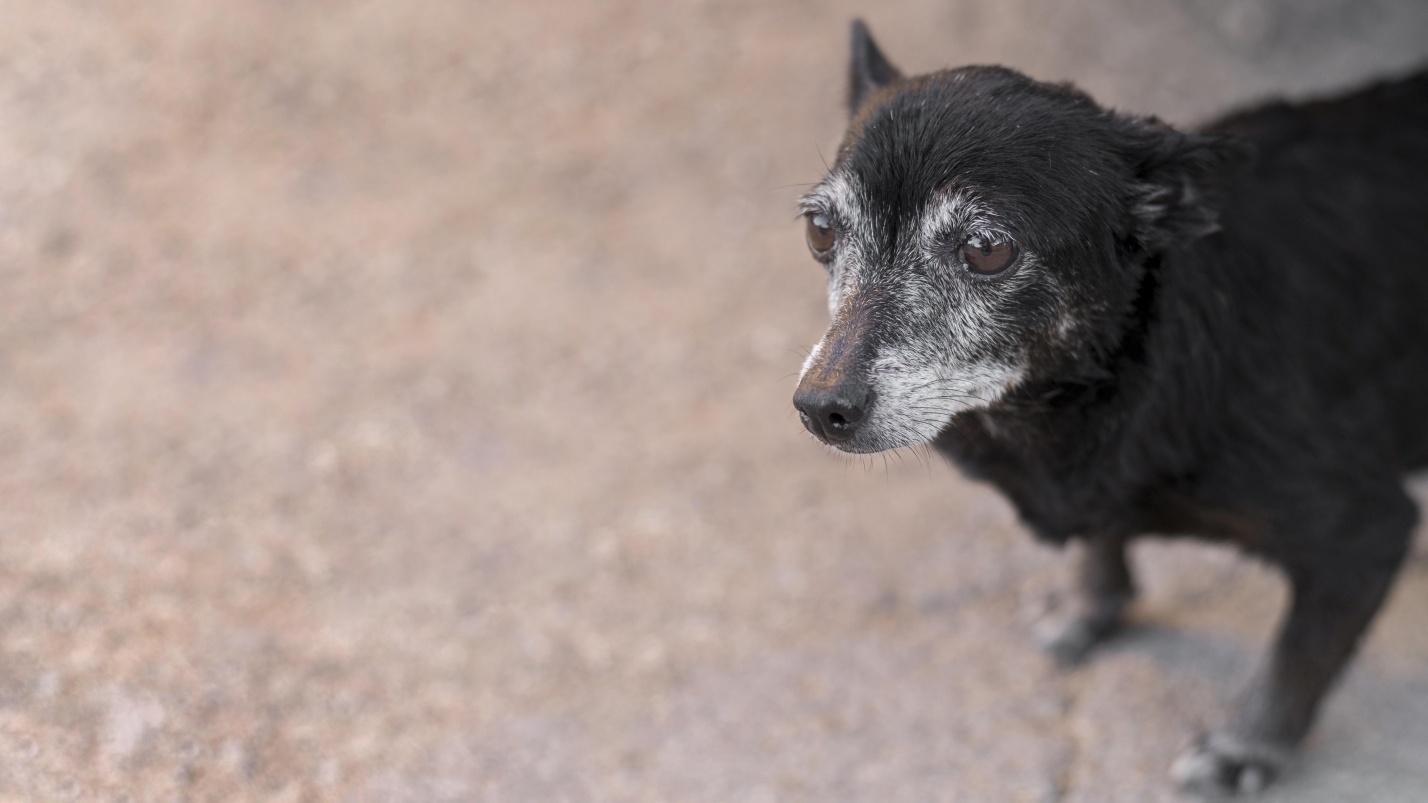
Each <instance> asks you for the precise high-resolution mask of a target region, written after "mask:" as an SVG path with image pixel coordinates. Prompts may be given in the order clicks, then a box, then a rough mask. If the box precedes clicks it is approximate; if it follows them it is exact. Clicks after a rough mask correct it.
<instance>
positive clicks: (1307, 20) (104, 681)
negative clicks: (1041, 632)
mask: <svg viewBox="0 0 1428 803" xmlns="http://www.w3.org/2000/svg"><path fill="white" fill-rule="evenodd" d="M855 13H860V14H863V15H864V16H866V17H867V18H868V19H869V21H870V23H871V24H872V26H873V29H874V31H875V32H876V34H877V35H878V37H879V39H880V41H881V42H882V43H883V44H884V46H885V47H886V49H887V51H888V52H889V54H890V55H891V56H892V57H893V59H894V60H895V61H897V62H898V63H899V64H900V65H901V66H903V67H904V68H906V69H908V70H911V71H924V70H929V69H933V68H937V67H941V66H950V65H954V64H960V63H969V62H1000V63H1005V64H1008V65H1011V66H1014V67H1018V68H1021V69H1023V70H1025V71H1028V72H1030V73H1032V74H1033V75H1036V76H1038V77H1042V78H1048V79H1067V80H1072V81H1075V82H1077V83H1079V84H1080V85H1082V86H1083V87H1084V88H1086V89H1087V90H1089V91H1091V92H1092V93H1093V94H1094V95H1096V96H1097V97H1098V98H1100V99H1101V100H1102V101H1104V102H1106V103H1109V104H1112V105H1114V106H1117V107H1119V108H1124V109H1128V110H1135V111H1139V112H1147V113H1156V114H1159V115H1161V116H1163V117H1164V118H1166V119H1168V120H1171V121H1175V122H1188V121H1193V120H1195V119H1198V118H1200V117H1201V116H1203V115H1206V114H1209V113H1212V112H1213V111H1215V110H1217V109H1221V108H1223V107H1224V106H1226V105H1227V104H1232V103H1237V102H1242V101H1245V100H1248V99H1252V98H1257V97H1263V96H1266V95H1270V94H1275V93H1281V92H1283V93H1289V94H1293V95H1302V94H1305V93H1312V92H1316V91H1321V90H1325V89H1331V88H1338V87H1343V86H1348V85H1351V84H1353V83H1355V82H1358V81H1360V80H1362V79H1364V78H1366V77H1368V76H1376V75H1381V74H1386V73H1393V72H1399V71H1403V70H1406V69H1407V68H1408V67H1410V66H1411V65H1414V64H1417V63H1422V62H1425V61H1428V4H1425V3H1422V2H1416V1H1415V0H1403V2H1375V1H1370V2H1346V1H1343V0H1314V1H1313V2H1294V3H1291V2H1288V0H1284V2H1263V1H1253V0H1245V1H1244V2H1231V0H1200V1H1199V2H1188V0H1187V1H1186V2H1170V0H1150V1H1149V2H1131V1H1130V0H1112V1H1108V2H1099V3H1095V2H1089V0H1081V1H1079V2H1063V3H1055V4H1051V3H1045V4H1043V3H1036V2H1031V0H1011V1H1010V2H1002V3H989V2H964V1H963V0H953V1H951V2H939V3H933V2H927V1H926V0H904V1H900V2H890V3H883V4H878V5H877V6H876V7H859V6H855V5H854V4H850V3H831V4H815V3H809V2H786V3H754V2H742V3H712V2H711V3H698V2H679V1H676V2H667V3H655V2H622V3H601V4H594V3H591V4H579V5H577V4H562V3H553V2H531V3H514V2H490V3H465V2H457V0H442V1H440V2H431V3H421V4H407V3H397V2H394V1H392V0H382V1H378V0H372V1H371V2H345V1H341V0H330V1H329V2H311V3H285V2H277V1H276V0H232V2H227V1H225V2H223V3H189V2H181V1H180V0H156V1H155V2H148V3H123V2H118V1H117V0H116V1H115V2H107V1H98V2H95V1H92V0H85V1H81V0H63V1H62V2H52V3H22V2H16V1H15V0H10V2H6V3H5V4H4V7H3V13H0V19H3V20H4V24H3V25H0V366H3V369H0V533H3V537H0V800H6V801H10V800H14V801H28V800H125V799H127V800H164V801H167V800H223V801H230V800H265V801H267V800H274V801H306V800H343V801H348V800H350V801H446V800H449V801H503V802H504V801H512V802H514V803H527V802H529V801H551V802H552V803H555V802H556V801H572V802H577V801H661V802H668V803H685V802H688V803H700V802H702V801H709V802H710V803H716V802H717V803H745V802H748V803H754V802H756V801H780V802H783V801H822V802H827V801H878V802H879V803H882V802H888V801H918V802H919V803H921V802H922V801H995V802H998V803H999V802H1000V801H1088V802H1089V801H1096V802H1097V803H1100V802H1102V801H1134V802H1136V803H1139V802H1141V801H1159V800H1171V799H1174V796H1173V795H1172V794H1171V792H1170V791H1169V789H1168V786H1167V783H1166V770H1167V768H1168V766H1169V764H1170V762H1171V760H1172V759H1173V757H1174V755H1175V753H1176V752H1177V751H1178V749H1179V748H1180V747H1181V746H1182V745H1183V744H1184V742H1185V740H1186V739H1187V738H1188V736H1189V734H1190V733H1191V732H1193V731H1194V730H1195V729H1196V728H1198V727H1201V726H1203V725H1206V724H1209V723H1212V722H1213V721H1215V719H1216V718H1217V717H1218V716H1219V715H1220V714H1221V713H1222V712H1223V711H1224V710H1225V708H1226V707H1227V706H1228V704H1229V701H1230V699H1231V697H1232V695H1233V694H1234V693H1235V691H1236V690H1237V689H1238V687H1239V686H1240V685H1241V684H1242V683H1243V682H1244V680H1245V679H1246V677H1247V676H1248V674H1249V672H1250V671H1251V669H1252V667H1253V662H1254V660H1255V659H1256V657H1257V656H1258V655H1259V653H1260V650H1261V645H1262V644H1263V643H1264V642H1265V640H1266V638H1267V637H1268V635H1269V633H1270V631H1271V628H1272V626H1273V621H1274V619H1275V617H1276V616H1277V612H1278V610H1279V607H1280V605H1281V604H1282V602H1283V595H1284V592H1283V588H1282V587H1281V585H1280V584H1279V582H1278V581H1277V579H1276V578H1275V577H1274V576H1273V575H1272V574H1270V573H1269V572H1268V571H1266V570H1264V569H1263V568H1260V567H1258V566H1255V565H1253V564H1251V563H1249V562H1247V561H1243V560H1240V559H1237V558H1236V557H1235V556H1233V555H1231V554H1229V553H1226V552H1221V551H1217V550H1212V549H1209V548H1206V547H1199V546H1194V545H1189V544H1175V545H1166V544H1150V545H1147V546H1146V547H1144V548H1143V549H1141V550H1140V551H1139V552H1138V553H1137V555H1136V559H1137V561H1138V563H1140V564H1141V568H1142V570H1143V572H1144V578H1145V582H1144V586H1145V590H1146V594H1145V598H1144V599H1143V600H1142V602H1141V604H1140V605H1139V606H1138V607H1137V609H1136V612H1135V617H1136V621H1137V623H1138V626H1137V627H1136V628H1135V629H1134V630H1133V631H1132V632H1131V633H1129V634H1128V635H1127V636H1126V637H1125V638H1124V639H1122V640H1121V641H1119V642H1117V643H1116V644H1115V645H1114V647H1113V648H1111V649H1109V650H1108V651H1107V652H1106V653H1104V654H1103V655H1101V656H1100V657H1099V658H1098V659H1097V660H1096V661H1095V662H1094V663H1092V664H1090V665H1089V666H1087V667H1085V668H1083V669H1081V670H1078V671H1075V672H1071V673H1057V672H1055V671H1053V670H1052V669H1051V668H1050V666H1049V665H1048V662H1047V661H1046V660H1045V659H1044V658H1043V657H1042V656H1040V655H1039V654H1038V653H1037V652H1036V651H1035V649H1034V648H1033V647H1032V646H1031V640H1030V638H1029V634H1028V630H1029V622H1030V620H1031V619H1032V618H1033V617H1034V615H1035V612H1036V610H1037V609H1038V606H1039V605H1040V604H1041V601H1042V600H1043V599H1044V598H1045V595H1046V594H1047V593H1048V592H1049V590H1050V589H1052V588H1054V587H1055V584H1056V580H1057V577H1058V570H1059V568H1060V567H1061V564H1062V563H1063V559H1064V556H1062V555H1059V554H1056V553H1054V552H1052V551H1049V550H1044V549H1042V548H1040V547H1037V546H1036V545H1034V544H1033V543H1032V542H1031V540H1030V538H1029V537H1028V536H1027V535H1026V534H1025V533H1023V532H1022V531H1021V530H1020V528H1019V527H1018V526H1017V523H1016V521H1015V520H1014V516H1013V515H1012V514H1011V512H1010V511H1009V509H1008V508H1007V506H1006V505H1005V503H1003V502H1002V501H1001V500H1000V499H999V498H997V497H996V496H995V495H994V494H993V493H992V492H990V491H989V490H987V489H985V488H981V487H978V486H975V485H972V484H970V483H968V482H966V481H964V480H963V479H961V478H959V477H957V476H956V475H955V473H954V472H952V471H951V470H949V469H948V468H946V467H944V466H942V465H940V464H939V463H938V462H937V461H936V460H934V459H930V458H929V457H928V456H927V455H926V454H924V453H921V452H905V453H902V454H899V455H893V456H888V457H886V458H883V457H877V458H871V459H865V460H850V459H847V458H842V457H837V456H834V455H832V454H830V453H829V452H828V451H827V450H825V449H822V448H820V447H817V446H815V445H814V444H813V443H812V442H811V441H810V439H809V438H807V437H806V436H805V435H804V434H803V433H802V431H801V427H800V426H799V424H798V421H797V419H796V418H795V416H794V415H793V414H792V411H791V407H790V405H789V401H788V398H789V395H790V393H791V390H792V385H793V377H794V374H795V372H796V370H797V367H798V365H799V363H800V362H801V359H802V356H803V354H804V351H803V349H805V348H806V347H807V346H808V345H809V344H811V343H812V342H813V341H814V340H815V339H816V338H817V337H818V335H819V333H820V332H821V330H822V327H823V324H824V317H825V315H826V313H825V311H824V309H823V300H822V288H821V284H822V281H821V277H820V272H819V270H818V268H817V267H816V266H815V265H814V264H813V263H811V261H810V260H809V259H808V258H807V255H806V253H805V252H804V247H803V244H802V242H801V233H800V231H799V229H798V228H797V226H796V225H795V223H794V219H793V199H794V198H795V197H796V196H797V194H798V192H799V189H798V187H797V186H796V185H797V184H799V183H802V182H809V181H813V180H815V179H816V178H817V177H818V175H819V173H820V171H821V169H822V166H821V162H820V156H819V151H820V148H821V150H822V152H823V153H828V152H829V150H830V149H831V148H832V147H834V145H835V143H836V140H837V137H838V134H839V127H840V124H841V121H842V113H841V110H840V109H839V99H840V97H841V93H842V85H841V81H842V76H843V70H844V58H845V53H844V47H845V37H846V26H847V22H848V19H849V18H850V17H851V16H853V15H854V14H855ZM1421 541H1422V539H1420V542H1421ZM1426 553H1428V548H1420V549H1419V551H1418V553H1417V556H1416V557H1415V559H1414V562H1413V563H1412V565H1411V566H1410V567H1409V569H1408V571H1407V572H1406V574H1405V577H1404V580H1403V582H1402V583H1401V585H1400V586H1399V588H1398V590H1397V593H1396V594H1395V595H1394V597H1393V599H1392V602H1391V604H1390V605H1389V607H1388V609H1387V611H1386V612H1385V614H1384V615H1383V617H1382V619H1381V620H1380V622H1379V624H1378V626H1377V627H1376V629H1375V631H1374V633H1373V636H1372V638H1371V639H1370V640H1369V641H1368V643H1367V645H1366V647H1365V650H1364V655H1363V658H1362V660H1361V661H1360V662H1359V663H1358V664H1357V666H1356V667H1355V669H1354V670H1353V672H1352V673H1351V675H1350V676H1349V677H1348V678H1347V680H1346V682H1345V684H1344V686H1343V688H1342V689H1341V691H1340V693H1339V694H1338V695H1337V696H1336V697H1335V698H1334V699H1333V701H1332V703H1331V704H1330V705H1329V706H1328V708H1327V710H1326V711H1325V715H1324V717H1323V720H1322V724H1321V726H1320V728H1319V729H1318V731H1317V732H1316V734H1315V736H1314V738H1313V740H1312V742H1311V743H1310V745H1309V746H1308V749H1307V759H1308V760H1307V761H1306V762H1305V766H1304V767H1303V768H1302V769H1301V770H1299V771H1297V772H1296V773H1295V774H1294V775H1292V777H1290V778H1289V779H1288V780H1287V781H1286V783H1285V784H1284V785H1283V786H1282V787H1281V788H1280V789H1279V790H1278V791H1277V792H1276V793H1274V794H1273V795H1271V796H1269V798H1268V799H1270V800H1274V801H1310V802H1311V803H1312V802H1313V801H1326V802H1327V801H1334V802H1335V803H1338V802H1339V801H1422V800H1428V627H1425V625H1424V623H1425V622H1428V554H1426Z"/></svg>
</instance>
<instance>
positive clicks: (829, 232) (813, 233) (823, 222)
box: [805, 212, 837, 262]
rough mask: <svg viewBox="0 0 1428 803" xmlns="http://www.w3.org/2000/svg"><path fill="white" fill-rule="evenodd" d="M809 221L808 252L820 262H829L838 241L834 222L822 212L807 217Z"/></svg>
mask: <svg viewBox="0 0 1428 803" xmlns="http://www.w3.org/2000/svg"><path fill="white" fill-rule="evenodd" d="M805 217H806V218H807V219H808V235H807V236H808V250H810V251H812V252H813V258H814V259H816V260H818V261H819V262H827V261H828V258H829V257H831V256H832V255H833V243H834V241H835V240H836V239H837V237H836V235H835V234H834V232H833V221H831V220H829V219H828V216H827V215H825V214H823V213H822V212H814V213H812V214H809V215H805Z"/></svg>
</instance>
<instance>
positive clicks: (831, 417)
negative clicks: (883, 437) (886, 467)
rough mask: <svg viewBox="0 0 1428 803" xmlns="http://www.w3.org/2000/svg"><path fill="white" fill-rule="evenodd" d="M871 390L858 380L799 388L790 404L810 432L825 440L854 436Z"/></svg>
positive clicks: (861, 420)
mask: <svg viewBox="0 0 1428 803" xmlns="http://www.w3.org/2000/svg"><path fill="white" fill-rule="evenodd" d="M871 401H872V392H871V391H870V390H869V389H868V386H867V385H865V384H863V383H861V382H843V383H841V384H838V385H835V386H833V387H815V388H808V389H804V388H800V389H799V391H798V392H797V393H795V394H794V396H793V406H794V407H796V408H797V409H798V415H799V417H800V418H802V419H803V425H804V426H805V427H807V428H808V431H809V432H812V433H813V434H814V435H817V436H818V437H819V438H821V439H823V440H824V441H827V442H828V443H841V442H843V441H846V440H848V439H849V438H851V437H853V435H854V434H855V433H856V432H857V431H858V425H859V424H861V423H863V418H864V416H865V415H866V414H867V411H868V406H869V404H870V402H871Z"/></svg>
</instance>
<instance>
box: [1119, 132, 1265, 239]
mask: <svg viewBox="0 0 1428 803" xmlns="http://www.w3.org/2000/svg"><path fill="white" fill-rule="evenodd" d="M1127 122H1128V123H1129V125H1130V126H1131V128H1132V130H1131V136H1132V139H1133V142H1134V144H1133V145H1132V158H1133V159H1134V161H1135V167H1134V170H1135V178H1134V180H1133V184H1132V198H1131V217H1132V220H1133V225H1134V226H1135V230H1136V236H1137V238H1138V239H1139V240H1140V241H1141V242H1143V243H1145V244H1146V245H1149V246H1151V247H1157V248H1163V247H1167V246H1173V245H1182V244H1184V243H1188V242H1191V241H1193V240H1197V239H1199V238H1201V237H1204V236H1205V235H1207V234H1210V233H1212V232H1215V231H1218V230H1219V228H1220V223H1219V217H1220V203H1221V200H1222V198H1223V194H1224V191H1225V188H1226V186H1227V185H1228V183H1229V181H1230V179H1231V178H1232V177H1233V175H1234V173H1235V172H1236V171H1237V170H1238V169H1239V168H1240V167H1241V166H1242V165H1244V164H1245V163H1246V162H1248V161H1249V160H1250V158H1251V157H1252V156H1253V153H1254V149H1253V148H1252V147H1251V146H1250V145H1249V144H1248V143H1246V142H1244V141H1243V140H1240V139H1238V138H1236V137H1231V136H1225V135H1220V134H1183V133H1181V132H1179V131H1176V130H1175V129H1173V128H1171V127H1170V126H1168V125H1166V124H1165V123H1162V122H1160V121H1159V120H1157V119H1155V118H1153V117H1150V118H1142V119H1135V120H1128V121H1127Z"/></svg>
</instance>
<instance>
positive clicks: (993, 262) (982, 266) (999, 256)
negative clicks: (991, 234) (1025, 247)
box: [957, 238, 1021, 276]
mask: <svg viewBox="0 0 1428 803" xmlns="http://www.w3.org/2000/svg"><path fill="white" fill-rule="evenodd" d="M957 252H958V254H959V255H960V256H961V257H962V263H963V264H964V265H966V266H967V270H970V271H971V272H973V273H976V274H978V275H981V276H996V275H997V274H999V273H1005V272H1006V271H1008V270H1010V269H1011V268H1012V266H1013V265H1015V264H1016V263H1017V261H1018V260H1019V259H1020V258H1021V249H1020V248H1018V247H1017V244H1016V243H1014V242H1012V241H1010V240H1007V241H1006V242H1001V243H991V242H987V241H986V240H983V239H981V238H973V239H971V240H968V241H967V242H965V243H962V247H961V248H959V249H957Z"/></svg>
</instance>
